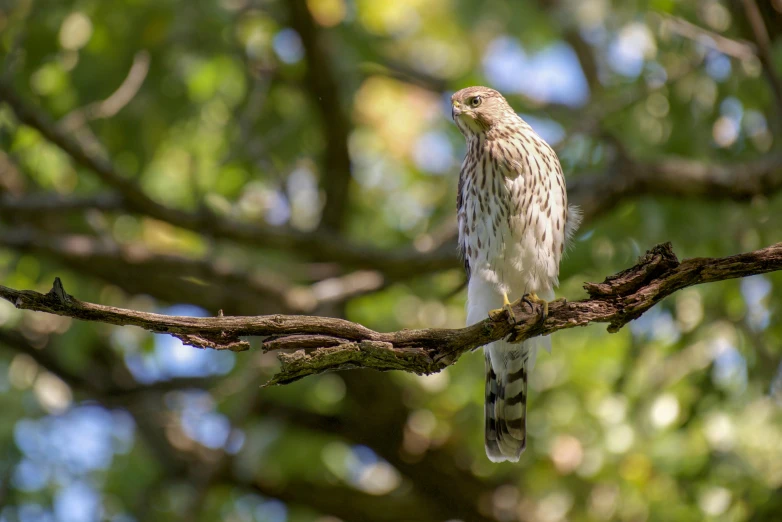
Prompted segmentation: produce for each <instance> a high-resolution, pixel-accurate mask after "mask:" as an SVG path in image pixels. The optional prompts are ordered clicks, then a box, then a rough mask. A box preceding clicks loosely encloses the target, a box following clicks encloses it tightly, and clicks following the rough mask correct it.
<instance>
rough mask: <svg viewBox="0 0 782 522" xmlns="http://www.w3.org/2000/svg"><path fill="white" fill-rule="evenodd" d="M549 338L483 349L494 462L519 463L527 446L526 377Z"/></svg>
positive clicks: (489, 449) (488, 442)
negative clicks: (537, 353) (536, 355)
mask: <svg viewBox="0 0 782 522" xmlns="http://www.w3.org/2000/svg"><path fill="white" fill-rule="evenodd" d="M548 342H549V339H548V338H539V337H537V338H533V339H529V340H527V341H524V342H523V343H521V344H509V343H506V342H503V341H498V342H496V343H492V344H491V345H489V346H487V347H486V348H485V349H484V352H485V354H486V403H485V406H484V408H485V417H486V419H485V420H486V431H485V444H486V455H487V456H488V457H489V460H491V461H492V462H503V461H505V460H509V461H511V462H517V461H518V460H519V457H520V456H521V453H522V452H523V451H524V448H525V447H526V446H527V377H528V373H529V371H530V370H531V369H532V365H533V364H534V362H535V353H536V351H537V348H538V347H540V345H546V344H548Z"/></svg>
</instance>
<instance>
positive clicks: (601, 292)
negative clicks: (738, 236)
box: [0, 243, 782, 384]
mask: <svg viewBox="0 0 782 522" xmlns="http://www.w3.org/2000/svg"><path fill="white" fill-rule="evenodd" d="M780 269H782V243H778V244H776V245H773V246H770V247H767V248H764V249H761V250H756V251H754V252H749V253H745V254H739V255H735V256H729V257H724V258H693V259H687V260H685V261H683V262H679V260H678V259H677V258H676V255H675V254H674V253H673V250H672V248H671V245H670V243H666V244H663V245H658V246H656V247H654V248H653V249H651V250H650V251H648V252H647V253H646V254H645V255H644V256H643V257H641V258H640V259H639V261H638V263H636V264H635V265H634V266H632V267H631V268H628V269H627V270H624V271H622V272H619V273H618V274H615V275H612V276H609V277H607V278H606V279H605V281H603V282H602V283H586V284H585V285H584V288H585V289H586V291H587V294H588V295H589V297H588V298H587V299H584V300H581V301H574V302H566V301H564V300H558V301H554V302H553V303H551V304H550V306H549V314H548V317H547V318H546V319H545V320H541V316H540V312H539V310H530V309H529V308H528V306H527V305H519V304H517V305H515V306H514V310H513V311H514V315H515V318H516V322H515V324H512V321H511V320H510V319H509V317H508V316H507V314H498V315H495V316H494V317H490V318H487V319H486V320H484V321H482V322H480V323H477V324H475V325H472V326H469V327H467V328H461V329H456V330H453V329H435V328H432V329H422V330H401V331H398V332H389V333H381V332H376V331H374V330H370V329H369V328H366V327H364V326H362V325H360V324H356V323H352V322H350V321H346V320H344V319H333V318H327V317H313V316H291V315H268V316H257V317H229V316H222V314H219V315H218V317H209V318H195V317H178V316H166V315H160V314H153V313H147V312H139V311H134V310H126V309H122V308H115V307H111V306H104V305H99V304H94V303H88V302H84V301H79V300H77V299H76V298H74V297H73V296H70V295H68V294H67V293H66V292H65V289H64V288H63V286H62V283H61V282H60V279H59V278H57V279H55V282H54V286H53V287H52V289H51V290H50V291H49V292H48V293H47V294H41V293H39V292H35V291H32V290H14V289H11V288H7V287H4V286H0V297H3V298H4V299H7V300H8V301H10V302H12V303H13V304H14V305H15V306H16V307H17V308H21V309H26V310H35V311H40V312H48V313H51V314H57V315H63V316H68V317H73V318H75V319H81V320H85V321H95V322H102V323H108V324H115V325H133V326H139V327H141V328H144V329H146V330H149V331H151V332H155V333H166V334H170V335H173V336H175V337H177V338H179V339H181V340H182V341H183V342H184V343H185V344H188V345H191V346H195V347H199V348H213V349H217V350H233V351H243V350H247V349H249V348H250V344H249V343H248V342H247V341H246V340H244V339H242V338H243V337H246V336H261V337H263V339H262V348H263V349H264V351H270V350H281V351H280V353H279V355H278V357H279V359H280V362H281V363H282V368H281V370H280V372H279V373H278V374H277V375H276V376H275V377H274V378H273V379H272V380H271V381H270V382H269V384H286V383H289V382H292V381H295V380H297V379H300V378H302V377H305V376H307V375H313V374H318V373H322V372H326V371H333V370H344V369H349V368H373V369H376V370H381V371H387V370H403V371H408V372H412V373H416V374H429V373H433V372H437V371H440V370H442V369H443V368H445V367H446V366H449V365H451V364H453V363H455V362H456V360H457V359H458V358H459V357H460V356H461V355H462V354H463V353H465V352H467V351H470V350H474V349H475V348H477V347H479V346H482V345H484V344H487V343H490V342H492V341H496V340H498V339H502V338H506V337H511V338H512V339H513V340H517V341H521V340H524V339H528V338H530V337H535V336H538V335H547V334H550V333H553V332H556V331H558V330H563V329H565V328H574V327H576V326H585V325H587V324H590V323H608V325H609V326H608V330H609V331H610V332H616V331H618V330H619V329H620V328H622V327H623V326H624V325H625V324H627V323H628V322H630V321H632V320H633V319H635V318H637V317H640V316H641V315H642V314H643V313H644V312H646V311H647V310H648V309H649V308H651V307H652V306H654V305H655V304H657V303H658V302H659V301H660V300H662V299H663V298H664V297H666V296H668V295H670V294H672V293H674V292H676V291H677V290H681V289H682V288H686V287H688V286H692V285H696V284H701V283H709V282H714V281H722V280H726V279H733V278H737V277H746V276H749V275H754V274H762V273H766V272H771V271H775V270H780Z"/></svg>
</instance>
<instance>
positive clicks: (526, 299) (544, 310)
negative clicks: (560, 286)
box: [521, 292, 548, 322]
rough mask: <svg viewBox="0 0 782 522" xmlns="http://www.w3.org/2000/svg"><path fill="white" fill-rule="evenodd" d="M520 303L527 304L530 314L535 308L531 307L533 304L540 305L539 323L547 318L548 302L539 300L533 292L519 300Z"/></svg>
mask: <svg viewBox="0 0 782 522" xmlns="http://www.w3.org/2000/svg"><path fill="white" fill-rule="evenodd" d="M521 300H522V302H524V303H527V304H528V305H529V307H530V312H532V311H534V310H535V308H534V307H533V306H532V305H533V303H534V304H539V305H541V307H542V309H541V311H540V321H541V322H542V321H545V320H546V319H547V318H548V301H546V300H545V299H541V298H540V297H538V296H537V294H535V293H534V292H532V293H528V294H524V296H523V297H522V298H521Z"/></svg>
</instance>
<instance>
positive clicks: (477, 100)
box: [470, 96, 483, 107]
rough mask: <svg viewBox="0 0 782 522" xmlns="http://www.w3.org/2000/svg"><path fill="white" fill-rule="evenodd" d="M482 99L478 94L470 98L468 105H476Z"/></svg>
mask: <svg viewBox="0 0 782 522" xmlns="http://www.w3.org/2000/svg"><path fill="white" fill-rule="evenodd" d="M482 101H483V100H482V99H481V97H480V96H475V97H474V98H473V99H472V100H470V105H472V106H473V107H477V106H478V105H480V104H481V102H482Z"/></svg>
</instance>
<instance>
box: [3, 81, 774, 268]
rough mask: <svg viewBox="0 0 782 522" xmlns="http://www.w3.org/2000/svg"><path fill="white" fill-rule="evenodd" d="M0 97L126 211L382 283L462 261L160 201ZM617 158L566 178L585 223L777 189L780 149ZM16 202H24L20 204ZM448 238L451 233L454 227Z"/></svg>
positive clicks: (452, 252)
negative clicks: (661, 200)
mask: <svg viewBox="0 0 782 522" xmlns="http://www.w3.org/2000/svg"><path fill="white" fill-rule="evenodd" d="M0 99H2V100H3V101H5V102H6V103H7V104H8V105H9V106H10V107H11V109H12V110H13V112H14V113H15V114H16V116H17V118H18V119H19V121H20V122H22V123H24V124H27V125H29V126H31V127H33V128H34V129H36V130H38V131H39V132H40V133H41V134H42V135H44V136H45V137H46V138H47V139H49V141H51V142H52V143H53V144H55V145H57V146H58V147H60V148H61V149H62V150H63V151H65V152H66V153H67V154H69V155H70V156H71V157H72V158H73V159H74V160H75V161H76V162H77V163H79V164H81V165H84V166H85V167H87V168H89V169H91V170H93V171H95V172H96V173H97V174H98V175H99V177H100V178H101V179H102V180H103V181H104V183H106V184H107V185H109V186H111V187H113V188H114V189H115V190H116V191H117V192H118V193H119V194H120V196H117V197H118V199H117V200H115V201H114V202H110V203H108V205H109V206H111V205H113V204H114V203H116V202H118V201H119V202H121V203H122V205H123V207H124V209H125V210H128V211H131V212H135V213H138V214H142V215H146V216H150V217H153V218H155V219H160V220H161V221H165V222H167V223H170V224H172V225H174V226H178V227H181V228H184V229H187V230H192V231H195V232H198V233H201V234H206V235H210V236H214V237H219V238H221V239H227V240H233V241H236V242H239V243H243V244H247V245H252V246H256V247H260V248H273V249H278V250H284V251H291V252H295V253H297V254H299V255H303V256H306V257H307V258H309V259H312V260H315V261H328V262H333V263H339V264H341V265H344V266H346V267H355V268H364V269H371V270H377V271H379V272H381V273H382V274H383V277H384V278H385V279H386V280H387V281H394V280H399V279H406V278H409V277H411V275H425V274H429V273H432V272H438V271H441V270H448V269H456V268H459V267H460V263H459V261H458V259H457V256H456V248H455V245H454V244H453V242H451V241H447V242H444V243H443V244H442V245H440V246H438V247H436V248H434V249H432V250H429V251H425V252H424V251H420V250H418V249H416V248H414V247H407V248H398V249H395V250H388V249H383V248H378V247H374V246H372V245H368V244H358V243H356V242H353V241H350V240H347V239H345V238H344V237H343V236H341V235H340V234H337V233H333V232H329V231H328V230H319V231H317V232H311V233H305V232H299V231H296V230H291V229H286V228H276V227H269V226H263V225H257V224H253V223H246V222H241V221H237V220H233V219H229V218H225V217H222V216H218V215H214V214H212V213H210V212H188V211H184V210H180V209H176V208H172V207H168V206H165V205H162V204H160V203H158V202H156V201H154V200H153V199H151V198H150V197H149V196H147V195H146V194H144V193H143V192H142V191H141V189H140V188H139V187H138V186H137V185H136V184H135V183H134V182H132V181H131V180H130V179H129V178H127V177H125V176H123V175H121V174H120V173H119V172H118V171H117V170H115V168H114V166H113V164H112V163H111V162H109V161H107V160H105V159H103V158H101V157H98V156H95V155H93V154H91V153H90V152H88V151H86V150H85V149H84V148H82V147H81V145H80V144H79V143H77V142H76V141H75V140H73V139H71V137H70V136H68V135H67V134H65V133H63V132H62V131H60V130H59V129H58V128H57V127H56V126H54V125H53V124H52V123H51V122H50V121H49V119H48V118H47V117H46V115H45V114H43V113H41V112H40V111H39V110H38V109H36V108H34V107H31V106H29V105H28V104H27V103H26V102H24V101H23V100H22V99H21V98H20V97H19V96H18V95H17V94H16V93H15V91H14V90H13V88H12V87H11V86H10V85H9V84H8V83H7V82H5V81H4V80H2V79H0ZM620 163H621V165H619V166H618V167H621V168H614V169H613V170H614V171H617V172H616V173H611V172H610V173H609V174H608V175H605V174H600V175H595V176H592V177H583V178H575V179H574V180H571V183H569V184H568V194H569V196H570V199H571V201H572V202H573V203H576V204H578V205H580V206H582V210H583V212H584V222H588V221H589V220H590V219H592V218H594V217H596V216H598V215H600V214H602V213H604V212H606V211H607V210H610V209H611V208H613V207H614V206H615V205H616V204H617V203H618V202H619V201H621V200H623V199H626V198H629V197H633V196H638V195H643V194H660V195H664V196H671V195H673V196H678V197H692V196H701V197H709V198H714V199H732V200H746V199H749V198H751V197H752V196H755V195H763V196H768V195H769V194H771V193H772V192H775V191H779V190H782V155H780V154H779V153H778V152H777V153H771V154H769V155H766V156H763V157H761V158H758V159H755V160H750V161H747V162H744V163H734V164H728V165H713V164H709V163H705V162H701V161H698V160H690V159H685V158H664V159H661V160H656V161H653V162H639V161H635V160H632V159H628V158H624V159H623V160H622V162H620ZM85 203H86V200H84V199H80V200H77V201H75V202H72V201H70V199H69V198H65V197H64V198H63V201H62V202H61V206H63V207H77V208H83V206H84V205H85ZM12 205H13V204H11V206H12ZM18 205H22V206H23V205H24V203H18ZM33 206H35V205H33ZM8 207H9V203H8V200H6V201H2V200H0V210H3V209H4V208H8ZM9 210H12V209H9ZM52 210H57V209H55V208H53V209H52ZM450 236H452V237H455V226H454V233H452V234H450Z"/></svg>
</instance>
